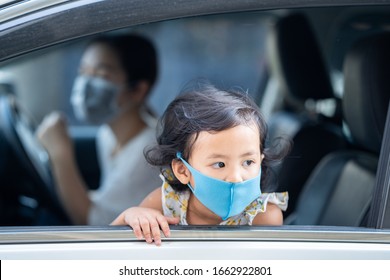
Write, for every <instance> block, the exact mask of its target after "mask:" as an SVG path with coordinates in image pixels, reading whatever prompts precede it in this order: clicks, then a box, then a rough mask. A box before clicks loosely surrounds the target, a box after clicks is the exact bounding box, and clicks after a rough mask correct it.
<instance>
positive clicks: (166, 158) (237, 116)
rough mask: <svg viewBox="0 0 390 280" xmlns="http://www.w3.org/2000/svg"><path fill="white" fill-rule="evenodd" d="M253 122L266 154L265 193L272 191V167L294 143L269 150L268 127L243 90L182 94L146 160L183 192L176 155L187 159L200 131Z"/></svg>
mask: <svg viewBox="0 0 390 280" xmlns="http://www.w3.org/2000/svg"><path fill="white" fill-rule="evenodd" d="M252 123H255V124H256V125H257V126H258V129H259V132H260V133H259V137H260V151H261V153H262V154H264V159H263V161H262V164H261V165H262V166H261V167H262V177H261V185H262V191H263V192H264V191H269V187H270V186H269V184H268V181H269V180H267V177H269V174H270V172H271V169H270V168H269V167H270V166H271V165H272V164H273V163H276V162H279V161H280V160H281V159H283V158H284V157H285V156H286V155H287V153H288V152H289V150H290V145H291V144H290V143H289V142H288V141H285V142H279V144H278V145H279V147H277V148H275V149H273V148H272V149H270V148H268V147H267V145H266V138H267V130H268V128H267V124H266V122H265V120H264V118H263V116H262V114H261V113H260V111H259V108H258V106H257V105H256V103H255V102H254V101H253V100H252V98H251V97H250V96H249V95H248V94H247V93H245V92H242V91H240V90H236V89H231V90H221V89H218V88H216V87H215V86H213V85H211V84H206V85H198V86H197V87H196V88H193V89H191V90H185V91H183V92H182V93H181V94H180V95H179V96H178V97H176V99H174V100H173V101H172V102H171V103H170V104H169V105H168V107H167V109H166V111H165V112H164V114H163V115H162V117H161V118H160V121H159V128H160V129H161V131H160V132H159V133H158V137H157V144H156V145H155V146H153V147H151V148H149V149H146V150H145V157H146V160H147V161H148V162H149V163H150V164H152V165H154V166H160V168H161V173H162V174H163V176H164V177H165V179H166V180H167V182H168V183H169V184H170V185H171V186H172V187H173V188H174V189H175V190H177V191H183V190H185V189H186V188H187V186H186V185H183V184H182V183H180V181H179V180H177V179H176V178H175V176H174V174H173V172H172V170H171V167H170V166H171V162H172V160H174V159H176V153H177V152H181V153H182V156H183V158H184V159H186V160H187V159H188V158H189V157H190V153H191V149H192V146H193V145H194V143H195V141H196V139H197V137H198V135H199V133H200V132H202V131H223V130H226V129H229V128H232V127H235V126H238V125H248V124H252ZM275 151H277V152H276V153H275ZM267 189H268V190H267Z"/></svg>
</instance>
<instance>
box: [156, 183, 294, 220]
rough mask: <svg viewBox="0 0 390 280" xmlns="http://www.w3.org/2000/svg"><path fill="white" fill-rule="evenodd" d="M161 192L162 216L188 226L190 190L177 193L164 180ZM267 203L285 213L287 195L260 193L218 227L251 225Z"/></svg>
mask: <svg viewBox="0 0 390 280" xmlns="http://www.w3.org/2000/svg"><path fill="white" fill-rule="evenodd" d="M161 191H162V207H163V214H164V215H165V216H167V217H180V222H179V224H180V225H188V223H187V207H188V200H189V198H190V195H191V190H189V189H188V190H186V191H183V192H177V191H175V190H174V189H173V188H172V187H171V186H170V185H169V184H168V183H167V182H166V181H165V180H164V182H163V185H162V187H161ZM268 203H273V204H275V205H277V206H278V207H279V208H280V209H281V210H283V211H285V210H286V209H287V203H288V193H287V192H281V193H277V192H273V193H262V194H261V195H260V197H259V198H257V199H256V200H254V201H253V202H252V203H251V204H249V205H248V206H247V207H246V208H245V209H244V211H243V212H241V213H240V214H238V215H235V216H232V217H230V218H228V219H226V220H224V221H222V222H221V223H220V225H252V222H253V219H254V218H255V217H256V215H257V214H258V213H261V212H265V211H266V210H267V204H268Z"/></svg>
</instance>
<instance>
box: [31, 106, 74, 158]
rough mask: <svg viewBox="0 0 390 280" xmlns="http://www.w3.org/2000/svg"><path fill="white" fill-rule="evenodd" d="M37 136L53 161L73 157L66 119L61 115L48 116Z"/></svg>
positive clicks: (51, 114)
mask: <svg viewBox="0 0 390 280" xmlns="http://www.w3.org/2000/svg"><path fill="white" fill-rule="evenodd" d="M36 135H37V138H38V140H39V141H40V142H41V144H42V145H43V146H44V147H45V149H46V150H47V152H48V153H49V156H50V158H51V159H52V160H63V159H64V158H67V157H69V156H71V155H72V153H73V143H72V140H71V139H70V137H69V134H68V131H67V124H66V119H65V117H64V116H63V115H62V114H61V113H59V112H52V113H50V114H49V115H47V116H46V117H45V118H44V119H43V121H42V123H41V124H40V125H39V127H38V128H37V131H36Z"/></svg>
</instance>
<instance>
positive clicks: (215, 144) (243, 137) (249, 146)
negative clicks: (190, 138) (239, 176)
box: [191, 124, 260, 155]
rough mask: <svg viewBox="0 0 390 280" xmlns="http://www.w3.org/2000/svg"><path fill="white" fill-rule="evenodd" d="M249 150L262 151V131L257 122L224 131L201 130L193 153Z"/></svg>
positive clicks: (225, 152) (253, 151)
mask: <svg viewBox="0 0 390 280" xmlns="http://www.w3.org/2000/svg"><path fill="white" fill-rule="evenodd" d="M249 152H252V153H258V152H260V132H259V129H258V127H257V125H255V124H248V125H238V126H235V127H232V128H228V129H225V130H222V131H201V132H200V133H199V134H198V136H197V137H196V139H194V142H193V145H192V149H191V155H194V154H196V153H203V154H210V153H213V154H244V153H249Z"/></svg>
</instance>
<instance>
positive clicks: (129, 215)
mask: <svg viewBox="0 0 390 280" xmlns="http://www.w3.org/2000/svg"><path fill="white" fill-rule="evenodd" d="M177 223H179V218H178V217H176V218H172V217H166V216H164V215H163V214H162V213H161V212H160V211H158V210H156V209H152V208H146V207H132V208H128V209H127V210H125V211H124V212H122V213H121V214H120V215H119V216H118V217H117V218H116V219H115V220H114V221H113V222H112V223H111V225H129V226H131V227H132V228H133V231H134V234H135V236H136V237H137V238H138V239H142V237H144V238H145V240H146V242H147V243H152V242H153V240H154V243H155V244H156V245H157V246H159V245H161V233H160V229H161V231H162V232H163V233H164V236H165V237H169V235H170V230H169V224H177Z"/></svg>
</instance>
